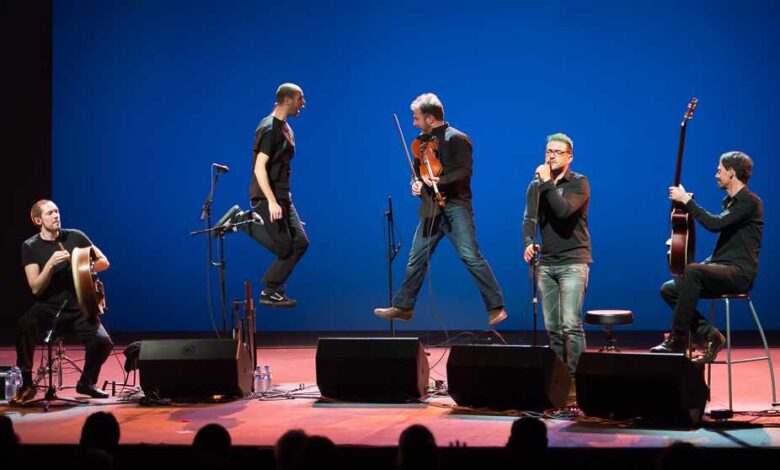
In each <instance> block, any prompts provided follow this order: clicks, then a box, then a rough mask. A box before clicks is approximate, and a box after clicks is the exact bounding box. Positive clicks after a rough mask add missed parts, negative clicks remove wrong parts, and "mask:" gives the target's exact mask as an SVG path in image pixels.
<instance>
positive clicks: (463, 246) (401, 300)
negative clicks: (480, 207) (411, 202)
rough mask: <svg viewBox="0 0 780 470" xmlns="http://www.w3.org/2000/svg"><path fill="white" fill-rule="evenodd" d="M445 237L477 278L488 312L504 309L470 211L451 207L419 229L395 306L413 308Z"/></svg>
mask: <svg viewBox="0 0 780 470" xmlns="http://www.w3.org/2000/svg"><path fill="white" fill-rule="evenodd" d="M445 235H447V237H448V238H449V239H450V242H451V243H452V246H453V248H455V252H456V253H458V256H460V259H461V260H463V263H464V264H465V265H466V268H467V269H468V270H469V272H470V273H471V275H472V276H474V280H475V281H476V283H477V287H478V288H479V292H480V293H481V294H482V301H483V302H485V307H486V308H487V309H488V310H492V309H495V308H500V307H503V306H504V295H503V294H502V293H501V288H500V287H499V286H498V281H496V277H495V276H494V275H493V271H492V270H491V269H490V265H489V264H488V262H487V260H486V259H485V258H484V257H483V256H482V253H480V251H479V246H478V245H477V233H476V229H475V228H474V214H473V213H472V211H471V209H470V208H467V207H462V206H456V205H452V204H450V205H448V206H447V207H445V208H444V209H443V210H442V213H441V214H439V215H438V216H436V217H435V218H433V219H430V218H426V219H421V220H420V223H419V224H418V225H417V231H416V232H415V233H414V241H413V242H412V249H411V250H410V251H409V262H408V263H407V265H406V278H405V279H404V282H403V284H402V285H401V288H400V289H399V290H398V293H396V294H395V296H394V297H393V305H394V306H396V307H400V308H414V304H415V302H416V301H417V294H418V293H419V292H420V287H422V283H423V280H424V279H425V273H426V271H427V270H428V262H429V260H430V256H432V255H433V252H434V250H435V249H436V246H437V245H438V244H439V241H441V239H442V238H443V237H444V236H445Z"/></svg>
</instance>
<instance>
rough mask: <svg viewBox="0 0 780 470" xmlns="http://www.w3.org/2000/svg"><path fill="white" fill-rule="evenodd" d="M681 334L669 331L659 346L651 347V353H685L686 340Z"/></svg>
mask: <svg viewBox="0 0 780 470" xmlns="http://www.w3.org/2000/svg"><path fill="white" fill-rule="evenodd" d="M682 338H683V337H682V336H680V335H676V334H674V333H668V334H666V335H665V337H664V341H663V342H662V343H661V344H659V345H658V346H653V347H652V348H650V352H651V353H667V354H670V353H684V352H685V340H683V339H682Z"/></svg>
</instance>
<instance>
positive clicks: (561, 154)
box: [523, 133, 593, 376]
mask: <svg viewBox="0 0 780 470" xmlns="http://www.w3.org/2000/svg"><path fill="white" fill-rule="evenodd" d="M573 152H574V142H572V140H571V139H570V138H569V136H567V135H566V134H562V133H557V134H553V135H551V136H548V137H547V147H546V148H545V159H544V164H542V165H539V166H538V167H537V168H536V177H535V178H534V181H532V182H531V184H530V185H529V186H528V192H527V200H526V201H527V202H526V207H525V214H524V217H523V239H524V244H525V251H524V253H523V258H524V259H525V261H526V262H531V261H532V260H533V261H534V262H535V257H536V253H537V252H539V251H540V249H541V257H540V260H539V264H540V266H539V273H538V275H539V278H538V280H536V281H535V282H538V285H539V292H540V293H541V296H542V313H543V314H544V326H545V328H546V330H547V335H548V337H549V340H550V348H551V349H552V350H553V351H555V353H556V354H557V355H558V357H560V358H561V360H562V361H563V362H564V363H565V364H566V365H567V366H568V369H569V373H570V374H571V375H572V376H573V375H574V372H575V371H576V370H577V364H578V362H579V360H580V355H581V354H582V353H583V351H585V330H584V329H583V327H582V305H583V303H584V301H585V291H586V289H587V286H588V274H589V267H588V264H589V263H591V262H592V261H593V259H592V258H591V244H590V233H589V232H588V205H589V203H590V184H589V183H588V179H587V178H586V177H585V176H583V175H581V174H579V173H575V172H573V171H571V168H570V167H571V162H572V160H573V159H574V154H573ZM537 221H538V222H537ZM537 229H538V231H539V233H541V236H542V246H541V247H539V245H537V244H536V243H535V240H536V231H537Z"/></svg>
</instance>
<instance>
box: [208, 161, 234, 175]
mask: <svg viewBox="0 0 780 470" xmlns="http://www.w3.org/2000/svg"><path fill="white" fill-rule="evenodd" d="M211 167H212V168H214V169H215V170H217V173H227V172H228V171H230V168H228V167H227V165H220V164H219V163H212V164H211Z"/></svg>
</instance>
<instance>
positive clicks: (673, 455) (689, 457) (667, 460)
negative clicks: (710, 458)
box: [655, 442, 704, 470]
mask: <svg viewBox="0 0 780 470" xmlns="http://www.w3.org/2000/svg"><path fill="white" fill-rule="evenodd" d="M703 463H704V458H703V456H702V454H701V451H700V450H699V449H698V448H696V447H695V446H694V445H693V444H691V443H690V442H673V443H671V444H669V446H668V447H666V448H665V449H664V450H662V451H661V453H660V454H658V458H657V459H656V461H655V468H656V469H658V470H666V469H677V468H701V466H702V465H703Z"/></svg>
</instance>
